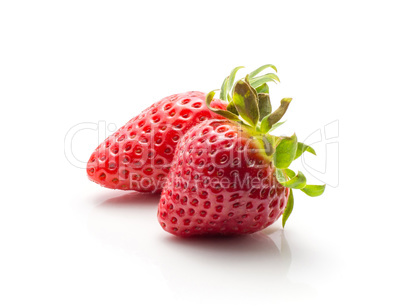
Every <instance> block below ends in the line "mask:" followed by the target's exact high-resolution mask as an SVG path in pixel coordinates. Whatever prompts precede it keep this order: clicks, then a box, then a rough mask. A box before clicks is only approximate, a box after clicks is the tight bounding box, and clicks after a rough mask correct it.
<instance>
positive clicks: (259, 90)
mask: <svg viewBox="0 0 402 308" xmlns="http://www.w3.org/2000/svg"><path fill="white" fill-rule="evenodd" d="M255 90H256V91H257V93H267V94H269V87H268V84H266V83H264V84H262V85H260V86H259V87H257V88H255Z"/></svg>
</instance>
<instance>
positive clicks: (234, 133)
mask: <svg viewBox="0 0 402 308" xmlns="http://www.w3.org/2000/svg"><path fill="white" fill-rule="evenodd" d="M240 68H242V67H236V68H235V69H234V70H233V71H232V72H231V74H230V75H229V76H228V77H227V78H226V79H225V80H224V82H223V84H222V87H221V92H220V99H214V96H215V93H214V92H210V93H208V94H205V93H201V92H186V93H183V94H177V95H172V96H168V97H166V98H164V99H162V100H160V101H159V102H157V103H155V104H153V105H152V106H151V107H149V108H147V109H146V110H144V111H143V112H142V113H141V114H139V115H138V116H136V117H134V118H133V119H131V120H130V121H129V122H128V123H127V124H126V125H124V126H123V127H121V128H120V129H119V130H118V131H116V132H115V133H114V134H113V135H111V136H110V137H108V138H107V139H106V140H105V141H104V142H103V143H102V144H100V145H99V146H98V147H97V149H96V150H95V151H94V153H93V154H92V155H91V157H90V159H89V162H88V165H87V173H88V176H89V178H90V179H91V180H92V181H94V182H96V183H98V184H100V185H102V186H104V187H107V188H112V189H121V190H136V191H139V192H152V193H160V192H161V191H162V195H161V199H160V202H159V207H158V220H159V223H160V224H161V226H162V227H163V228H164V229H165V230H166V231H168V232H170V233H173V234H175V235H178V236H192V235H215V234H220V235H233V234H247V233H253V232H256V231H259V230H262V229H264V228H266V227H267V226H269V225H271V224H272V223H273V222H275V221H276V220H277V219H278V218H279V217H280V216H281V215H283V219H282V224H283V225H285V223H286V220H287V218H288V217H289V215H290V213H291V212H292V209H293V192H292V189H301V190H302V191H303V192H305V193H306V194H307V195H309V196H319V195H321V194H322V193H323V192H324V189H325V185H307V184H306V178H305V176H304V175H303V173H301V172H298V173H297V174H296V173H295V172H294V171H292V170H291V169H289V166H290V164H291V162H292V161H293V160H295V159H297V158H298V157H299V156H300V155H302V154H303V153H304V152H305V151H308V152H310V153H312V154H315V152H314V150H313V149H312V148H311V147H309V146H307V145H305V144H303V143H301V142H298V141H297V138H296V135H293V136H291V137H278V136H274V135H272V134H271V132H272V131H273V130H274V129H275V128H276V127H278V126H279V125H281V124H282V123H283V122H279V120H280V119H281V118H282V116H283V115H284V114H285V112H286V110H287V108H288V106H289V104H290V102H291V99H290V98H284V99H282V101H281V103H280V106H279V108H278V109H276V110H275V111H272V107H271V102H270V96H269V87H268V84H267V83H268V82H272V81H279V78H278V77H277V75H276V74H275V73H267V74H264V75H260V73H261V72H262V71H264V70H265V69H268V68H271V69H273V70H274V71H275V72H276V67H275V66H273V65H264V66H262V67H260V68H258V69H257V70H255V71H253V72H251V73H250V74H248V75H247V76H246V77H245V78H243V79H240V80H238V81H237V82H235V75H236V73H237V71H238V70H239V69H240Z"/></svg>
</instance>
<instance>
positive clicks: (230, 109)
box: [226, 101, 239, 115]
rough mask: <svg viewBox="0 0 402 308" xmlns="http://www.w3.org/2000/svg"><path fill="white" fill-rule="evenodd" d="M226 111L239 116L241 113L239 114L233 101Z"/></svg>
mask: <svg viewBox="0 0 402 308" xmlns="http://www.w3.org/2000/svg"><path fill="white" fill-rule="evenodd" d="M226 110H228V111H230V112H231V113H234V114H235V115H239V113H238V112H237V109H236V106H235V105H234V103H233V101H231V102H230V103H229V104H228V105H227V107H226Z"/></svg>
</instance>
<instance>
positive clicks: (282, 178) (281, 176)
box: [275, 168, 286, 183]
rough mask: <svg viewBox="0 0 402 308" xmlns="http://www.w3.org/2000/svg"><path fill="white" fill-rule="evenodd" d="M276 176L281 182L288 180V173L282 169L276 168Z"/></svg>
mask: <svg viewBox="0 0 402 308" xmlns="http://www.w3.org/2000/svg"><path fill="white" fill-rule="evenodd" d="M275 176H276V179H277V180H278V182H279V183H282V182H286V175H285V173H284V172H283V170H282V169H278V168H277V169H276V170H275Z"/></svg>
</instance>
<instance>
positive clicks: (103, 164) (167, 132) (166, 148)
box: [87, 92, 226, 192]
mask: <svg viewBox="0 0 402 308" xmlns="http://www.w3.org/2000/svg"><path fill="white" fill-rule="evenodd" d="M204 101H205V94H204V93H201V92H186V93H182V94H177V95H172V96H168V97H166V98H164V99H162V100H160V101H159V102H157V103H155V104H153V105H152V106H151V107H149V108H147V109H146V110H144V111H143V112H142V113H140V114H139V115H138V116H136V117H134V118H133V119H131V120H130V121H129V122H128V123H127V124H126V125H124V126H123V127H121V128H120V129H119V130H117V131H116V132H115V133H114V134H113V135H111V136H110V137H108V138H107V139H106V140H105V141H104V142H103V143H102V144H100V145H99V146H98V147H97V149H96V150H95V151H94V152H93V154H92V155H91V157H90V159H89V162H88V165H87V173H88V176H89V179H90V180H92V181H94V182H96V183H98V184H100V185H101V186H104V187H107V188H112V189H123V190H137V191H141V192H158V191H161V190H162V186H163V183H164V180H165V177H166V175H167V174H168V171H169V169H170V166H171V163H172V160H173V154H174V151H175V148H176V145H177V143H178V142H179V140H180V139H181V137H182V136H183V134H184V133H186V132H187V130H188V129H190V128H191V127H192V126H194V125H196V124H199V123H201V122H203V121H205V120H207V119H211V118H222V117H221V116H220V115H218V114H216V113H214V112H212V111H210V110H209V109H208V108H207V106H206V105H205V102H204ZM213 104H214V106H215V107H216V108H220V109H225V108H226V103H224V102H222V101H220V100H214V102H213Z"/></svg>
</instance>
